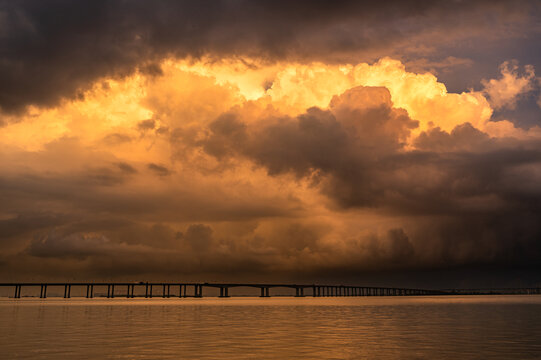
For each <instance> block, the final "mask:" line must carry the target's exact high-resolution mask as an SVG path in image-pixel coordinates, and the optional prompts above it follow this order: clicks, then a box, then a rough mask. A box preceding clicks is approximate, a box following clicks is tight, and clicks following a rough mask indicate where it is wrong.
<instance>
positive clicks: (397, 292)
mask: <svg viewBox="0 0 541 360" xmlns="http://www.w3.org/2000/svg"><path fill="white" fill-rule="evenodd" d="M6 287H8V288H9V287H12V288H13V290H14V292H13V298H15V299H20V298H21V296H22V295H21V294H22V289H23V287H24V288H26V289H28V288H37V287H39V288H40V294H39V297H40V298H42V299H44V298H47V290H48V289H49V288H51V287H54V288H57V289H58V288H60V289H62V288H63V292H64V296H63V297H64V298H71V297H72V291H71V290H72V288H73V287H75V288H79V289H82V290H83V291H82V292H81V293H80V295H78V297H86V298H94V297H95V296H96V295H100V294H98V293H97V292H96V288H102V289H105V288H107V293H106V294H105V293H103V294H101V295H100V296H101V297H107V298H115V297H125V298H128V299H130V298H135V297H138V298H141V297H144V298H153V297H162V298H171V297H177V298H186V297H192V298H202V297H203V288H207V289H209V288H210V289H218V290H219V294H220V295H219V297H221V298H227V297H230V296H231V295H230V294H229V290H230V289H231V288H240V287H243V288H255V289H259V291H260V297H263V298H268V297H271V294H270V290H271V289H279V288H282V289H295V297H305V296H312V297H336V296H339V297H343V296H356V297H358V296H425V295H497V294H498V295H503V294H541V288H538V287H537V288H505V289H445V290H426V289H410V288H390V287H366V286H351V285H318V284H304V285H302V284H261V283H258V284H254V283H176V282H175V283H170V282H54V283H44V282H40V283H0V288H6ZM136 288H138V289H139V290H141V294H138V295H135V289H136ZM143 289H144V295H143V293H142V290H143ZM156 289H157V290H158V294H156ZM85 290H86V291H85ZM115 291H116V292H115ZM27 296H29V295H27ZM75 296H77V295H74V297H75Z"/></svg>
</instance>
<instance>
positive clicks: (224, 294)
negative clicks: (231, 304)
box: [220, 286, 229, 298]
mask: <svg viewBox="0 0 541 360" xmlns="http://www.w3.org/2000/svg"><path fill="white" fill-rule="evenodd" d="M220 297H224V298H226V297H229V287H227V286H221V287H220Z"/></svg>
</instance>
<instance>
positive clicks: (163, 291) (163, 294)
mask: <svg viewBox="0 0 541 360" xmlns="http://www.w3.org/2000/svg"><path fill="white" fill-rule="evenodd" d="M162 287H163V289H162V297H163V298H165V284H162Z"/></svg>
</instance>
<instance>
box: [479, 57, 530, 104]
mask: <svg viewBox="0 0 541 360" xmlns="http://www.w3.org/2000/svg"><path fill="white" fill-rule="evenodd" d="M500 71H501V75H502V76H501V78H500V79H491V80H485V79H483V80H482V81H481V83H482V84H483V86H484V90H483V91H484V92H485V93H486V94H487V95H488V96H489V99H490V104H491V105H492V106H493V107H494V109H496V110H499V109H504V108H507V109H514V108H515V107H516V105H517V101H518V100H519V99H520V98H521V97H523V96H524V95H525V94H527V93H529V92H530V91H532V90H533V89H534V84H535V83H534V80H535V71H534V68H533V66H532V65H526V66H525V67H524V75H522V76H520V75H519V74H518V65H517V64H516V63H509V62H508V61H506V62H504V63H503V64H502V65H501V66H500Z"/></svg>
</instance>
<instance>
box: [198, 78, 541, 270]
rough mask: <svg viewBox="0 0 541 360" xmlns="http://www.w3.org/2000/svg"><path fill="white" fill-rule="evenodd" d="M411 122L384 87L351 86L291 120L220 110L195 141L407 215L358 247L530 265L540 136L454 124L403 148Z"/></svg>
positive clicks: (341, 198)
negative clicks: (248, 117) (325, 106)
mask: <svg viewBox="0 0 541 360" xmlns="http://www.w3.org/2000/svg"><path fill="white" fill-rule="evenodd" d="M416 125H417V124H416V122H415V121H412V120H411V119H410V118H409V117H408V115H407V113H405V112H404V111H403V110H401V109H395V108H393V107H392V103H391V100H390V95H389V93H388V91H387V90H386V89H384V88H369V87H357V88H353V89H350V90H348V91H346V92H345V93H344V94H342V95H340V96H335V97H334V98H333V100H332V101H331V105H330V107H329V110H320V109H317V108H312V109H309V110H308V111H307V112H306V113H305V114H302V115H300V116H298V117H297V118H295V119H291V118H287V119H286V118H283V119H264V120H263V121H260V122H254V123H250V124H244V123H242V122H240V121H239V120H238V119H237V117H236V116H235V114H234V113H229V114H227V115H224V116H222V117H220V118H218V119H217V120H215V121H214V122H213V123H212V124H211V125H210V126H209V128H210V134H209V137H208V139H207V140H205V141H203V142H202V144H201V146H202V147H203V149H205V151H206V152H207V153H209V154H212V155H213V156H216V157H217V158H218V159H224V158H226V157H232V156H243V157H246V158H249V159H251V160H252V161H253V162H254V163H256V164H258V165H259V166H261V167H263V168H265V169H266V170H267V172H268V174H269V175H272V176H280V175H283V174H295V175H296V176H297V177H303V178H309V179H311V180H312V181H314V184H315V185H316V186H318V187H319V188H320V189H321V191H322V192H323V193H324V194H326V195H327V196H328V197H330V198H331V199H332V200H333V201H334V203H335V204H336V205H337V206H339V207H341V208H344V209H353V208H371V209H377V210H379V211H381V212H382V213H385V214H392V215H393V216H406V217H408V218H409V219H410V220H409V227H408V231H407V232H406V231H405V230H404V229H401V228H399V229H397V230H393V232H392V233H389V234H388V237H387V240H383V243H381V242H376V243H377V244H378V245H376V246H375V247H371V248H369V249H366V251H368V252H372V253H374V254H381V253H382V252H381V251H380V250H378V249H380V248H381V244H385V243H386V244H390V245H391V248H392V249H394V250H392V251H390V253H389V254H388V255H389V256H388V257H387V260H389V259H393V258H395V255H393V254H396V256H397V257H401V256H402V255H403V254H406V253H408V254H410V255H411V256H413V255H414V254H415V258H416V259H417V261H416V264H417V265H418V264H423V263H424V266H436V267H440V266H447V265H449V266H451V265H457V264H461V263H477V262H482V263H485V262H486V263H502V264H529V265H531V266H536V265H535V264H536V262H535V261H536V259H538V258H539V256H541V241H540V239H541V226H540V225H539V214H540V213H541V189H540V188H539V186H538V184H539V181H540V180H541V174H540V172H539V167H540V166H541V143H540V142H539V141H538V140H530V141H526V140H525V141H518V140H516V139H511V138H498V139H496V138H490V137H489V136H488V135H486V134H485V133H483V132H481V131H479V130H477V129H475V128H473V127H472V126H471V125H470V124H464V125H460V126H457V127H456V128H455V129H454V130H453V131H451V133H447V132H443V131H441V130H440V129H439V128H435V129H432V130H430V131H428V132H425V133H422V134H421V135H420V136H419V137H418V138H417V139H416V146H417V149H416V150H409V151H408V150H406V149H405V146H404V145H405V143H404V140H405V139H406V138H407V136H408V135H409V133H410V130H411V129H413V128H415V127H416ZM389 239H390V240H389ZM412 244H413V245H412ZM374 256H375V255H374ZM374 256H371V257H369V258H374ZM408 256H409V255H408ZM375 258H378V257H377V256H375ZM422 259H424V260H422ZM354 263H355V262H354V261H353V260H352V263H351V265H348V266H345V267H346V268H347V267H350V268H351V269H354V268H356V267H357V265H354ZM391 263H392V261H391ZM343 266H344V264H342V266H341V267H343ZM411 266H416V265H411ZM339 267H340V266H339Z"/></svg>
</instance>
